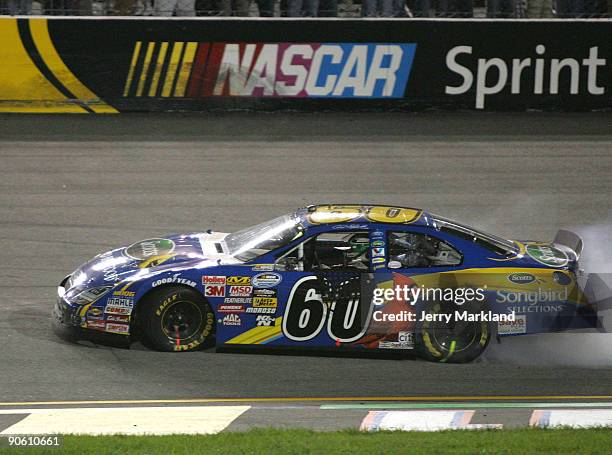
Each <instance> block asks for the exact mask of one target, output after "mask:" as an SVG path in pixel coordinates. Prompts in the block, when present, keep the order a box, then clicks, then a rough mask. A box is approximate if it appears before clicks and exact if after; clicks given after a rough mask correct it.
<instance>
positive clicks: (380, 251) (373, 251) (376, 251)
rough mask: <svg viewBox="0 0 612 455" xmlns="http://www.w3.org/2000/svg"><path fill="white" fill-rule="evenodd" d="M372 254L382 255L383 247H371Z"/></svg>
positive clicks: (383, 254) (383, 253) (383, 252)
mask: <svg viewBox="0 0 612 455" xmlns="http://www.w3.org/2000/svg"><path fill="white" fill-rule="evenodd" d="M372 256H373V257H381V256H382V257H384V256H385V249H384V248H372Z"/></svg>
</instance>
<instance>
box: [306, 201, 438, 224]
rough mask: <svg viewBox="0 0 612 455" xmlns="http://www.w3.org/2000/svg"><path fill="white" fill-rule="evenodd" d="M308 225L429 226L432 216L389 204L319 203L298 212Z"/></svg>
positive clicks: (420, 211)
mask: <svg viewBox="0 0 612 455" xmlns="http://www.w3.org/2000/svg"><path fill="white" fill-rule="evenodd" d="M296 214H297V215H298V216H299V217H300V218H301V219H302V220H303V221H304V222H305V223H306V224H308V225H311V226H318V225H322V224H340V223H390V224H411V225H417V226H419V225H420V226H429V225H430V218H431V216H430V215H429V214H428V213H427V212H425V211H424V210H422V209H417V208H413V207H398V206H388V205H364V204H318V205H309V206H308V207H305V208H302V209H300V210H298V211H297V212H296Z"/></svg>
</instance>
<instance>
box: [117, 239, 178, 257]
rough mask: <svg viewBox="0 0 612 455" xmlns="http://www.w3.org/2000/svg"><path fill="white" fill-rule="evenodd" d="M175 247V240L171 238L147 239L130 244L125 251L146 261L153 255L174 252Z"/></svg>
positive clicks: (128, 254) (130, 255) (126, 253)
mask: <svg viewBox="0 0 612 455" xmlns="http://www.w3.org/2000/svg"><path fill="white" fill-rule="evenodd" d="M174 247H175V245H174V242H173V241H172V240H170V239H147V240H142V241H140V242H136V243H134V244H133V245H130V246H128V247H127V248H126V249H125V251H124V252H125V255H126V256H128V257H131V258H132V259H138V260H140V261H144V260H145V259H147V258H150V257H152V256H159V255H164V254H169V253H172V252H173V251H174Z"/></svg>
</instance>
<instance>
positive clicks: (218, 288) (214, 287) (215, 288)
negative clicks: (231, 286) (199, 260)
mask: <svg viewBox="0 0 612 455" xmlns="http://www.w3.org/2000/svg"><path fill="white" fill-rule="evenodd" d="M225 282H226V278H225V276H219V275H204V276H203V277H202V284H203V285H204V295H205V296H206V297H225Z"/></svg>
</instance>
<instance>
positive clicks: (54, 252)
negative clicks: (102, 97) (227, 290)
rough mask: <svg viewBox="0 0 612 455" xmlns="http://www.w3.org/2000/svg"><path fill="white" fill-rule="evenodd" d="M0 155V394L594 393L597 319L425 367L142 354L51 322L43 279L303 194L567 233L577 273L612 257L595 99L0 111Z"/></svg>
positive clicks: (604, 154)
mask: <svg viewBox="0 0 612 455" xmlns="http://www.w3.org/2000/svg"><path fill="white" fill-rule="evenodd" d="M0 162H1V163H2V166H1V168H0V173H1V180H0V188H1V190H0V213H2V216H1V218H0V239H1V240H2V245H3V247H2V249H1V250H0V264H1V265H2V267H1V269H0V287H1V290H0V292H1V295H2V297H1V298H0V333H2V335H1V338H0V340H1V341H2V348H1V349H0V365H1V368H0V400H1V401H2V402H9V401H11V402H12V401H14V402H23V401H58V400H92V399H93V400H120V399H126V400H127V399H185V398H187V399H188V398H206V397H212V398H220V397H227V398H238V397H293V398H295V397H298V398H299V397H382V398H384V397H402V396H404V397H405V396H430V397H452V396H470V395H479V396H481V395H511V396H542V395H545V396H552V395H555V396H556V395H612V342H611V341H612V340H610V336H609V335H608V334H564V335H547V336H544V337H523V338H520V337H519V338H514V339H510V340H504V341H503V342H502V344H501V345H499V346H498V345H493V344H492V346H490V348H491V349H490V351H489V352H488V353H487V354H486V355H485V356H484V357H483V358H482V359H480V360H479V361H478V362H476V363H474V364H470V365H436V364H429V363H426V362H422V361H412V360H389V359H364V358H330V357H323V358H319V357H310V356H277V355H256V354H221V353H215V352H212V351H206V352H194V353H179V354H174V353H158V352H152V351H147V350H145V349H143V348H142V347H140V346H135V347H134V348H133V349H130V350H126V349H118V348H111V347H106V346H94V345H92V344H81V345H75V344H68V343H65V342H63V341H61V340H59V339H57V338H56V337H55V335H54V334H53V333H52V332H51V330H50V312H51V307H52V305H53V302H54V300H55V296H56V285H57V283H58V282H59V281H60V280H61V279H62V278H63V277H64V276H65V275H66V274H68V273H70V272H71V271H72V270H74V268H75V267H76V266H77V265H78V264H80V263H81V262H83V261H85V260H87V259H88V258H90V257H92V256H94V255H95V254H97V253H99V252H101V251H103V250H106V249H110V248H112V247H116V246H119V245H127V244H130V243H132V242H134V241H136V240H139V239H143V238H149V237H153V236H159V235H164V234H168V233H178V232H191V231H202V230H204V229H208V228H212V229H214V230H219V231H231V230H235V229H238V228H241V227H245V226H247V225H251V224H255V223H258V222H260V221H263V220H266V219H269V218H272V217H274V216H276V215H279V214H282V213H284V212H288V211H290V210H293V209H295V208H296V207H299V206H304V205H306V204H311V203H323V202H332V203H333V202H339V203H343V202H349V203H351V202H358V203H379V204H390V205H405V206H415V207H423V208H426V209H429V210H431V211H433V212H435V213H440V214H443V215H445V216H448V217H451V218H456V219H457V220H460V221H463V222H466V223H469V224H472V225H475V226H478V227H482V228H484V229H488V230H490V231H492V232H494V233H498V234H501V235H505V236H507V237H514V238H522V239H551V238H552V237H553V236H554V234H555V232H556V230H557V229H558V228H560V227H566V228H575V229H577V230H578V231H579V232H581V234H582V235H584V236H585V244H586V246H585V253H584V254H585V257H586V259H587V264H588V266H589V267H590V270H587V271H589V272H599V273H603V272H612V267H611V262H612V261H610V259H609V256H610V253H612V238H611V237H612V234H611V232H612V229H611V228H610V226H611V225H612V198H611V194H612V191H611V190H612V183H611V180H612V178H611V177H612V116H611V115H610V114H541V113H533V114H488V115H484V114H463V113H446V114H436V113H432V114H387V115H369V114H355V115H339V114H325V115H301V114H299V115H298V114H265V115H252V114H225V115H196V116H193V115H191V116H188V115H157V116H153V115H151V116H144V115H143V116H137V115H133V116H132V115H123V116H113V117H89V116H66V117H47V116H10V117H8V116H3V117H0ZM595 245H596V246H595ZM604 323H605V321H604ZM608 324H609V322H608ZM608 327H609V326H608Z"/></svg>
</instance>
